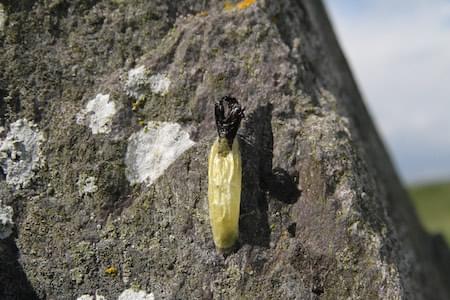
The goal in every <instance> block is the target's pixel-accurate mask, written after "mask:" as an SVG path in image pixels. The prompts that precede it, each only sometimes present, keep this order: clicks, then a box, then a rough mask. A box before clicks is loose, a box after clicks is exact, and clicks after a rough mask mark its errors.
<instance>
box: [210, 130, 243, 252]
mask: <svg viewBox="0 0 450 300" xmlns="http://www.w3.org/2000/svg"><path fill="white" fill-rule="evenodd" d="M241 181H242V166H241V153H240V151H239V142H238V141H237V139H236V138H234V140H233V144H232V147H231V149H230V148H229V146H228V142H227V141H226V140H224V139H222V138H218V139H217V140H216V141H215V142H214V144H213V145H212V148H211V153H210V155H209V162H208V200H209V201H208V203H209V218H210V221H211V227H212V232H213V237H214V243H215V245H216V247H217V248H219V249H229V248H231V247H232V246H233V245H234V244H235V242H236V241H237V239H238V236H239V208H240V203H241Z"/></svg>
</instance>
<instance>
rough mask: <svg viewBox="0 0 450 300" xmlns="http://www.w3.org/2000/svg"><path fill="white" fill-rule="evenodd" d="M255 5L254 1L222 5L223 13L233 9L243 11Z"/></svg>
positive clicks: (244, 0) (247, 0) (245, 0)
mask: <svg viewBox="0 0 450 300" xmlns="http://www.w3.org/2000/svg"><path fill="white" fill-rule="evenodd" d="M255 3H256V0H242V1H240V2H238V3H236V4H234V3H231V2H229V1H226V2H225V4H224V10H225V11H230V10H233V9H239V10H243V9H246V8H249V7H250V6H252V5H253V4H255Z"/></svg>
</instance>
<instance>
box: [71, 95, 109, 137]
mask: <svg viewBox="0 0 450 300" xmlns="http://www.w3.org/2000/svg"><path fill="white" fill-rule="evenodd" d="M116 112H117V110H116V105H115V103H114V102H113V101H110V99H109V94H97V96H95V98H94V99H92V100H90V101H89V102H88V103H87V104H86V107H85V108H84V109H83V110H82V111H81V112H80V113H78V114H77V117H76V121H77V124H79V125H85V126H89V128H91V130H92V133H93V134H98V133H110V132H111V123H112V119H113V117H114V115H115V114H116Z"/></svg>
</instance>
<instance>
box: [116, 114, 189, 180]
mask: <svg viewBox="0 0 450 300" xmlns="http://www.w3.org/2000/svg"><path fill="white" fill-rule="evenodd" d="M194 144H195V142H193V141H192V140H191V139H190V138H189V134H188V133H187V132H186V131H184V130H183V129H182V128H181V126H180V125H179V124H177V123H170V122H149V123H148V124H147V127H145V128H143V129H141V130H140V131H138V132H136V133H134V134H132V135H131V136H130V138H129V140H128V148H127V153H126V157H125V164H126V175H127V178H128V180H129V181H130V182H131V183H132V184H136V183H142V182H146V183H147V184H149V185H150V184H152V183H153V182H154V181H155V180H156V179H157V178H158V177H159V176H161V175H162V174H163V173H164V170H165V169H167V168H168V167H169V166H170V165H171V164H172V163H173V162H174V161H175V160H176V159H177V158H178V157H179V156H180V155H181V154H183V152H185V151H186V150H187V149H189V148H190V147H192V146H193V145H194Z"/></svg>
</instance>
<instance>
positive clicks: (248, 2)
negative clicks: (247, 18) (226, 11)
mask: <svg viewBox="0 0 450 300" xmlns="http://www.w3.org/2000/svg"><path fill="white" fill-rule="evenodd" d="M255 2H256V0H242V1H241V2H239V3H238V4H237V8H238V9H246V8H247V7H250V6H252V5H253V4H254V3H255Z"/></svg>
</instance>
